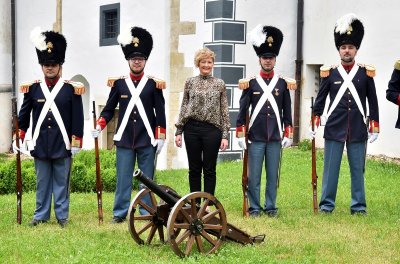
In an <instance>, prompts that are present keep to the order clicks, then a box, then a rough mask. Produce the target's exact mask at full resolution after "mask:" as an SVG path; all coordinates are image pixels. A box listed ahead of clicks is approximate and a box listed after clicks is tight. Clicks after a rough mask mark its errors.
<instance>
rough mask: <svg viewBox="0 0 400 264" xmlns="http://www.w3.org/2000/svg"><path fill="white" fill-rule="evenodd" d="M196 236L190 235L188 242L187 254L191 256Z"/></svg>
mask: <svg viewBox="0 0 400 264" xmlns="http://www.w3.org/2000/svg"><path fill="white" fill-rule="evenodd" d="M194 238H195V236H192V235H191V236H190V237H189V240H188V242H187V244H186V249H185V256H189V254H190V252H191V251H192V247H193V244H194Z"/></svg>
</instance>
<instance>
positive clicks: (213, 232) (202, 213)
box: [128, 170, 265, 257]
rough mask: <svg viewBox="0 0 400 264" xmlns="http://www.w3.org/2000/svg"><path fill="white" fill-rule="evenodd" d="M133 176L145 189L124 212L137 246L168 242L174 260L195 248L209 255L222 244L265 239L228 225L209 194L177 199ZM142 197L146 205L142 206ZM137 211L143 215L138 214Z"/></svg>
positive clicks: (137, 174)
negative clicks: (174, 254) (224, 242)
mask: <svg viewBox="0 0 400 264" xmlns="http://www.w3.org/2000/svg"><path fill="white" fill-rule="evenodd" d="M133 176H134V177H135V178H136V179H138V180H139V181H140V182H141V183H142V184H143V185H145V186H146V187H147V188H143V189H142V190H141V191H139V192H138V193H137V194H136V196H135V197H134V198H133V200H132V202H131V204H130V206H129V211H128V226H129V232H130V234H131V236H132V238H133V240H134V241H135V242H136V243H138V244H140V245H142V244H151V243H157V240H158V242H161V243H165V242H168V243H169V244H170V245H171V247H172V249H173V251H174V252H175V253H176V254H177V255H178V256H180V257H185V256H189V255H190V253H191V251H192V249H193V247H194V245H195V244H196V247H197V249H198V251H199V252H200V253H204V254H211V253H214V252H215V251H216V250H218V249H219V248H220V247H221V244H222V242H223V241H225V240H230V241H234V242H237V243H241V244H254V243H260V242H262V241H264V238H265V235H258V236H250V235H249V234H247V233H246V232H244V231H242V230H240V229H239V228H237V227H235V226H234V225H232V224H230V223H228V222H227V220H226V213H225V210H224V207H223V206H222V204H221V203H220V202H219V201H218V199H217V198H215V197H214V196H213V195H211V194H209V193H205V192H193V193H189V194H187V195H185V196H183V197H181V196H179V194H177V193H176V192H175V191H174V190H173V189H172V188H170V187H168V186H165V185H158V184H156V183H155V182H153V181H152V180H151V179H149V178H147V177H146V176H145V175H144V174H143V172H142V171H140V170H136V171H135V172H134V174H133ZM156 195H157V196H158V197H157V196H156ZM145 197H146V199H147V200H148V201H150V202H147V203H146V202H145V201H144V200H143V198H145ZM139 209H142V212H143V211H145V212H146V214H144V213H142V214H140V212H139V211H140V210H139ZM157 234H158V235H157Z"/></svg>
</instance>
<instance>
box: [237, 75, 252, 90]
mask: <svg viewBox="0 0 400 264" xmlns="http://www.w3.org/2000/svg"><path fill="white" fill-rule="evenodd" d="M255 78H256V76H253V77H250V78H245V79H240V80H239V89H240V90H246V89H247V88H249V86H250V81H251V80H252V79H255Z"/></svg>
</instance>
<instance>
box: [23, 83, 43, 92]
mask: <svg viewBox="0 0 400 264" xmlns="http://www.w3.org/2000/svg"><path fill="white" fill-rule="evenodd" d="M34 83H40V80H35V81H33V82H24V83H21V84H20V85H19V92H20V93H27V92H29V87H30V86H31V85H32V84H34Z"/></svg>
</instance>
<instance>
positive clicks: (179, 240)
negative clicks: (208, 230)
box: [176, 230, 190, 245]
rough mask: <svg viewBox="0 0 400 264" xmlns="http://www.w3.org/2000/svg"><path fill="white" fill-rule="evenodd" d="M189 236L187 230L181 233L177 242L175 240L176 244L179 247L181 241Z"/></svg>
mask: <svg viewBox="0 0 400 264" xmlns="http://www.w3.org/2000/svg"><path fill="white" fill-rule="evenodd" d="M189 235H190V231H189V230H187V231H186V232H185V233H183V234H182V235H181V237H180V238H179V239H178V240H176V244H178V245H179V244H180V243H182V241H183V240H185V239H186V238H187V237H188V236H189Z"/></svg>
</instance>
